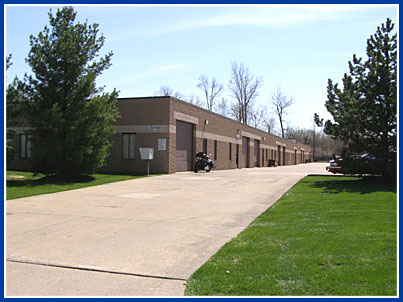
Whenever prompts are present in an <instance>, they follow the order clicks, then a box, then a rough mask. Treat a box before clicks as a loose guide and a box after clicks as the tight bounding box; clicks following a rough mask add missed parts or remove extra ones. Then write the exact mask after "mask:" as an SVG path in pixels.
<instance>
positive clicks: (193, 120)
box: [7, 96, 311, 173]
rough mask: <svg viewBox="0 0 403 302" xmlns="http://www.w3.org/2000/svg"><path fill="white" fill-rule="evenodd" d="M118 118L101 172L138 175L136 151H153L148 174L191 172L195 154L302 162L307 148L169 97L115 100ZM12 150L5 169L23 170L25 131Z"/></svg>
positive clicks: (247, 163) (222, 162)
mask: <svg viewBox="0 0 403 302" xmlns="http://www.w3.org/2000/svg"><path fill="white" fill-rule="evenodd" d="M117 104H118V107H119V109H120V114H121V117H120V118H119V119H118V120H117V121H116V123H115V127H116V133H115V134H114V135H113V136H112V138H111V140H112V142H113V145H112V147H111V149H110V156H109V157H108V158H107V162H106V165H105V166H104V167H103V168H101V169H100V171H101V172H116V173H144V172H145V171H146V168H147V163H146V161H145V160H142V159H141V156H140V148H153V149H154V158H153V159H152V160H151V161H150V172H151V173H175V172H179V171H190V170H193V167H194V162H195V154H196V153H197V152H199V151H204V152H205V153H208V154H211V159H212V160H213V161H214V162H215V163H216V169H236V168H249V167H268V166H274V165H276V166H283V165H296V164H301V163H306V162H307V161H309V160H310V158H311V149H310V147H309V146H306V145H302V144H296V143H293V142H290V141H288V140H285V139H282V138H279V137H277V136H274V135H271V134H268V133H266V132H264V131H261V130H258V129H255V128H253V127H250V126H247V125H244V124H241V123H238V122H236V121H233V120H231V119H229V118H226V117H223V116H221V115H219V114H216V113H213V112H211V111H208V110H205V109H203V108H200V107H197V106H194V105H192V104H189V103H186V102H184V101H181V100H178V99H176V98H173V97H169V96H167V97H146V98H120V99H118V101H117ZM12 130H14V131H15V133H16V135H15V140H14V145H15V148H16V150H17V152H16V156H15V158H14V160H12V161H11V162H9V163H8V165H7V169H9V170H12V169H15V170H29V157H30V152H29V147H30V146H29V144H30V143H29V136H27V135H26V134H25V132H26V131H27V130H29V128H28V127H15V128H12Z"/></svg>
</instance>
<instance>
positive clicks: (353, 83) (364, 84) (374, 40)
mask: <svg viewBox="0 0 403 302" xmlns="http://www.w3.org/2000/svg"><path fill="white" fill-rule="evenodd" d="M393 28H394V24H393V23H392V21H391V20H390V19H387V20H386V23H384V24H382V25H381V26H380V27H378V28H377V30H376V32H375V34H374V35H372V36H371V37H370V38H369V39H368V40H367V49H366V53H367V57H368V59H367V60H366V61H363V59H362V58H357V57H356V56H355V55H354V56H353V60H352V62H349V74H347V73H346V74H345V75H344V78H343V87H342V88H339V86H338V84H333V82H332V80H330V79H329V81H328V87H327V93H328V95H327V101H326V103H325V106H326V109H327V110H328V111H329V113H330V114H331V115H332V117H333V121H331V120H327V121H326V123H325V124H324V131H325V133H326V134H329V135H332V136H333V137H334V138H340V139H341V140H342V141H343V142H344V150H343V154H344V156H345V158H347V157H348V156H349V155H352V154H357V153H362V152H369V153H371V154H372V155H375V156H376V158H377V162H378V164H379V167H378V168H379V171H378V173H381V174H383V175H385V176H390V175H393V174H395V173H396V147H397V34H396V33H393V32H394V30H393ZM314 118H315V122H316V123H317V125H318V126H323V119H320V117H319V115H317V114H315V116H314Z"/></svg>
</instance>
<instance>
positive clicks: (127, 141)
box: [122, 133, 136, 159]
mask: <svg viewBox="0 0 403 302" xmlns="http://www.w3.org/2000/svg"><path fill="white" fill-rule="evenodd" d="M122 146H123V147H122V149H123V154H122V155H123V159H135V157H136V134H135V133H123V134H122Z"/></svg>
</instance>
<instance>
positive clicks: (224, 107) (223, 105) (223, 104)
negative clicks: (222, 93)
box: [214, 98, 230, 117]
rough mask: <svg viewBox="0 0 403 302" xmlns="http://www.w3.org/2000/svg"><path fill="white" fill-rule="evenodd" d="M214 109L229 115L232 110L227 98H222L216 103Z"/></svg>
mask: <svg viewBox="0 0 403 302" xmlns="http://www.w3.org/2000/svg"><path fill="white" fill-rule="evenodd" d="M214 111H215V112H217V113H218V114H221V115H223V116H226V117H228V116H229V113H230V112H229V108H228V102H227V100H226V99H224V98H222V99H221V101H220V102H218V103H217V104H216V106H215V109H214Z"/></svg>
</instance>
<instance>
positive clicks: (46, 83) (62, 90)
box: [24, 7, 119, 179]
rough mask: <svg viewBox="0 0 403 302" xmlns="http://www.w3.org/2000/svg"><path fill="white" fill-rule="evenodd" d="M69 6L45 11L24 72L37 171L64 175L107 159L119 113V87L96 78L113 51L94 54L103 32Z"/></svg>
mask: <svg viewBox="0 0 403 302" xmlns="http://www.w3.org/2000/svg"><path fill="white" fill-rule="evenodd" d="M76 14H77V13H76V12H75V11H74V10H73V8H72V7H64V8H62V9H60V10H59V9H58V10H57V12H56V15H53V14H52V11H50V12H49V13H48V16H49V24H50V27H47V26H45V28H44V30H43V31H42V32H40V33H39V34H38V36H37V37H35V36H32V35H31V37H30V46H31V50H30V52H29V54H28V57H27V59H26V62H27V63H28V64H29V66H30V67H31V68H32V71H33V74H34V75H31V76H27V75H26V76H25V87H24V89H25V92H26V94H27V97H28V100H27V101H26V102H24V108H25V112H26V118H27V120H28V122H29V124H30V126H31V127H32V131H31V135H32V137H31V140H32V149H31V154H32V165H33V168H34V170H35V171H36V172H41V173H44V174H47V175H50V174H57V175H59V176H62V177H63V178H65V179H70V178H74V177H77V176H79V175H82V174H92V173H93V172H95V170H96V169H97V168H99V167H101V166H103V165H104V163H105V158H106V156H107V155H108V149H109V147H110V146H111V143H110V141H109V137H110V136H111V135H112V134H113V133H114V126H113V125H112V123H113V122H114V121H116V119H117V118H118V116H119V109H118V107H117V105H116V98H117V96H118V93H117V92H116V90H113V92H111V93H106V92H104V91H103V90H104V88H97V87H96V83H95V80H96V78H97V76H99V75H100V74H101V73H102V71H104V70H105V69H108V68H109V67H110V66H111V62H110V60H111V57H112V52H109V53H108V54H106V55H105V56H104V57H101V58H99V60H97V59H98V57H99V55H98V53H99V51H100V49H101V47H102V46H103V45H104V41H105V38H104V36H103V35H102V34H101V35H99V34H98V32H99V29H98V24H93V25H88V23H87V21H86V22H85V23H79V22H75V18H76Z"/></svg>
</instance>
